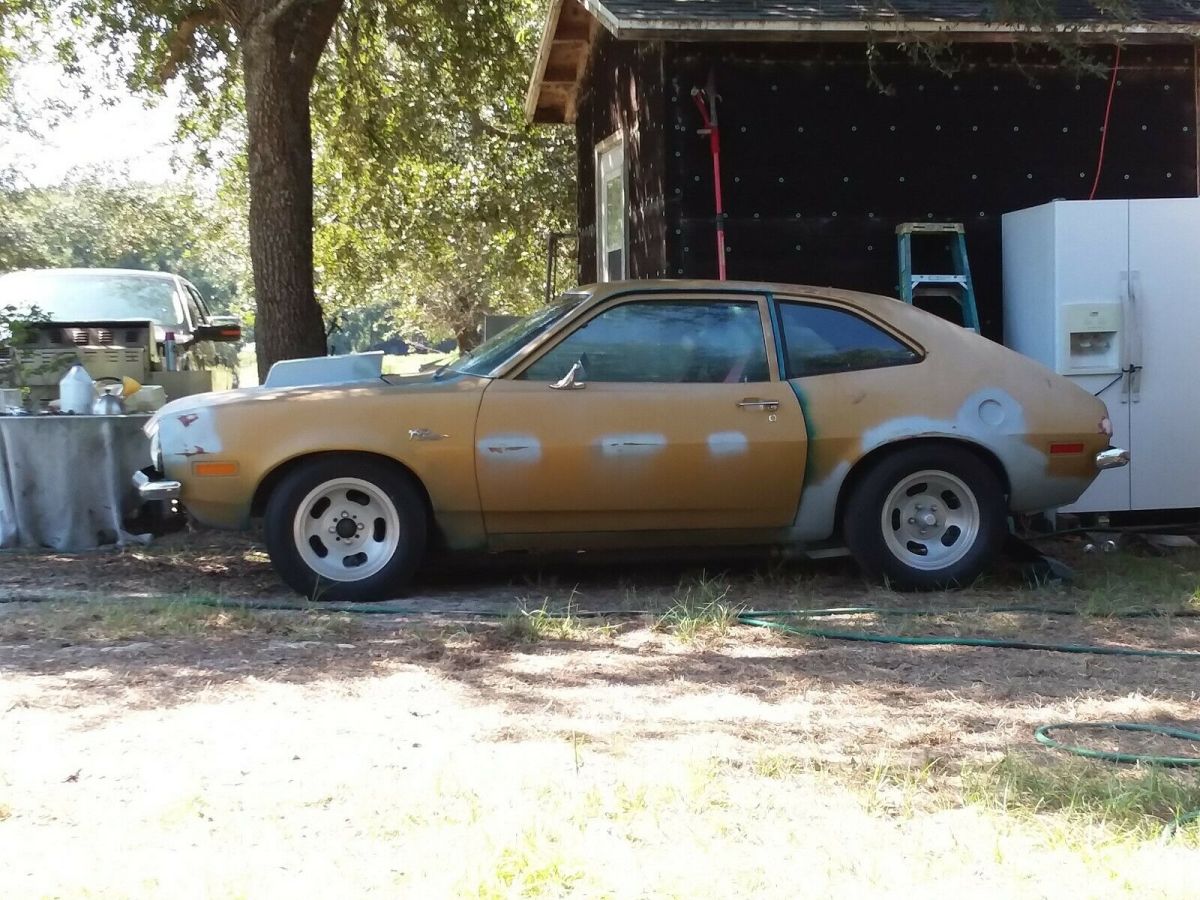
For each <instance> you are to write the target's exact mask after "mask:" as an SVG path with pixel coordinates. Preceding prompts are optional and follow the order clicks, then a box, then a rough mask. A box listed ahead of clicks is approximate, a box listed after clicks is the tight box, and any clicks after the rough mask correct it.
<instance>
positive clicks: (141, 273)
mask: <svg viewBox="0 0 1200 900" xmlns="http://www.w3.org/2000/svg"><path fill="white" fill-rule="evenodd" d="M7 274H8V275H18V274H19V275H38V276H42V275H45V276H50V275H120V276H122V277H125V278H145V279H147V280H154V281H174V280H175V279H177V278H179V277H180V276H178V275H175V274H173V273H171V272H154V271H151V270H149V269H89V268H76V269H70V268H68V269H18V270H17V271H15V272H8V273H7ZM0 277H3V276H0Z"/></svg>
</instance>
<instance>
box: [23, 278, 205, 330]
mask: <svg viewBox="0 0 1200 900" xmlns="http://www.w3.org/2000/svg"><path fill="white" fill-rule="evenodd" d="M0 306H13V307H16V308H17V309H21V310H28V309H32V308H35V307H36V308H37V309H38V310H39V311H40V312H41V313H42V314H43V315H45V316H46V317H47V318H49V319H51V320H53V321H60V322H86V321H93V320H105V319H151V320H153V321H155V322H157V323H158V324H160V325H163V326H166V327H168V328H169V327H171V326H177V325H179V324H181V323H182V321H183V317H182V316H181V315H180V311H179V307H178V306H177V304H176V297H175V281H174V280H173V279H168V278H157V277H154V278H143V277H139V276H137V275H124V274H108V273H94V272H50V271H40V272H13V273H11V274H8V275H5V276H4V277H3V278H0Z"/></svg>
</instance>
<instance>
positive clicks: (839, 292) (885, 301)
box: [578, 278, 897, 310]
mask: <svg viewBox="0 0 1200 900" xmlns="http://www.w3.org/2000/svg"><path fill="white" fill-rule="evenodd" d="M578 290H579V292H581V293H588V294H591V296H592V297H593V298H595V299H601V298H604V297H611V296H612V295H614V294H624V293H628V292H630V291H682V292H687V291H705V292H708V291H722V292H735V293H736V292H740V291H744V292H746V293H758V294H762V293H768V294H782V295H786V296H799V297H811V298H814V299H818V300H836V301H841V302H843V303H853V304H855V305H857V306H860V307H862V308H864V309H872V310H873V309H876V308H878V309H887V310H890V309H891V308H892V307H894V306H895V304H896V303H897V300H896V298H894V297H885V296H883V295H881V294H868V293H865V292H862V291H848V290H843V289H841V288H833V287H818V286H816V285H811V284H785V283H783V282H777V281H717V280H715V279H711V278H649V279H638V280H631V281H605V282H600V283H593V284H585V285H581V286H580V287H579V288H578Z"/></svg>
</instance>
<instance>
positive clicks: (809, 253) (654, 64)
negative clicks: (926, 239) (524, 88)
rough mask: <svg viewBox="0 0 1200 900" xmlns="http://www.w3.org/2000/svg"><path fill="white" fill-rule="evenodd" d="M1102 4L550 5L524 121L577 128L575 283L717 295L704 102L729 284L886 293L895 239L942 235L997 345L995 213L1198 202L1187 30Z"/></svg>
mask: <svg viewBox="0 0 1200 900" xmlns="http://www.w3.org/2000/svg"><path fill="white" fill-rule="evenodd" d="M1100 5H1101V4H1099V3H1089V2H1084V0H1061V2H1060V3H1059V4H1058V11H1057V16H1056V21H1057V24H1056V25H1054V26H1048V25H1047V23H1044V22H1042V23H1034V22H1027V21H1022V22H1006V21H1005V20H1004V19H1003V16H1002V15H1001V13H1000V10H1002V9H1005V8H1008V7H1009V6H1011V4H1001V3H993V4H989V3H968V2H959V0H932V2H925V3H922V2H915V0H892V2H872V0H867V2H850V0H808V2H786V0H553V2H552V3H551V5H550V10H549V15H548V18H547V21H546V24H545V29H544V33H543V38H542V43H541V47H540V52H539V53H538V56H537V60H536V64H535V69H534V72H533V77H532V81H531V84H530V88H529V93H528V97H527V104H526V113H527V116H528V118H529V119H530V120H531V121H533V122H537V123H547V124H555V123H558V124H568V125H573V126H574V127H575V134H576V141H577V150H578V172H579V203H578V216H579V236H580V241H579V279H580V281H583V282H586V281H592V280H606V279H613V278H621V277H629V278H640V277H716V273H717V252H716V248H717V241H716V238H715V234H716V217H715V202H714V199H715V198H714V171H713V161H712V154H711V152H710V149H711V148H710V141H709V138H708V137H707V136H705V135H704V134H701V133H698V132H699V130H700V129H701V128H702V127H703V121H702V118H701V113H700V111H699V109H698V107H697V105H696V103H695V98H694V97H693V91H694V89H704V88H706V87H709V88H710V89H711V90H714V91H715V93H716V95H717V96H718V98H719V99H718V101H717V113H718V117H719V143H720V180H721V189H722V194H723V201H724V208H725V215H724V217H723V222H722V224H723V225H724V231H725V239H724V244H725V254H726V260H727V267H728V275H729V277H730V278H738V279H754V280H773V281H789V282H798V283H807V284H819V285H835V286H838V287H845V288H855V289H860V290H869V291H873V292H877V293H883V294H892V295H895V293H896V291H897V281H898V278H897V253H896V238H895V229H896V226H897V225H898V224H899V223H902V222H911V221H924V222H935V221H947V222H962V223H964V224H965V226H966V233H967V245H968V249H969V254H970V261H971V267H972V270H973V274H974V276H975V283H976V290H977V294H978V300H979V308H980V314H981V319H982V325H983V331H984V333H985V334H988V335H989V336H993V337H997V338H998V337H999V335H1000V329H1001V322H1000V315H1001V310H1000V305H1001V304H1000V297H1001V284H1000V260H1001V253H1000V217H1001V215H1002V214H1003V213H1005V212H1008V211H1011V210H1016V209H1021V208H1024V207H1028V206H1033V205H1036V204H1039V203H1043V202H1045V201H1048V200H1052V199H1056V198H1071V199H1075V198H1087V197H1089V196H1093V195H1094V196H1096V197H1098V198H1111V197H1123V198H1124V197H1127V198H1142V197H1182V196H1196V195H1197V194H1200V164H1198V163H1200V140H1198V137H1200V135H1198V127H1200V119H1198V104H1197V97H1198V96H1200V54H1198V52H1197V38H1198V37H1200V9H1197V8H1195V7H1191V6H1190V5H1189V4H1187V3H1180V2H1175V0H1147V2H1143V3H1141V4H1140V5H1139V6H1138V7H1137V10H1136V14H1135V15H1133V16H1132V17H1123V18H1120V19H1118V18H1115V17H1113V16H1111V15H1105V14H1102V13H1100V12H1098V11H1097V7H1098V6H1100ZM1110 5H1111V4H1110ZM1047 27H1052V29H1053V30H1051V31H1047V30H1046V29H1047ZM1048 35H1049V38H1047V36H1048ZM1102 146H1103V150H1102ZM937 264H938V263H937V262H936V261H931V262H930V263H929V264H928V265H929V266H934V265H937Z"/></svg>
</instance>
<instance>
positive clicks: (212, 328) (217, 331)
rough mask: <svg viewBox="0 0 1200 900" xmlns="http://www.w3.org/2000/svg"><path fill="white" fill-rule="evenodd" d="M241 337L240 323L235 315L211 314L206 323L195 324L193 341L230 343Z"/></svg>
mask: <svg viewBox="0 0 1200 900" xmlns="http://www.w3.org/2000/svg"><path fill="white" fill-rule="evenodd" d="M241 339H242V323H241V321H240V320H239V319H238V317H237V316H213V317H212V318H211V319H209V321H208V324H206V325H198V326H196V332H195V334H193V335H192V340H194V341H215V342H217V343H222V344H232V343H234V342H236V341H240V340H241Z"/></svg>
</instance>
